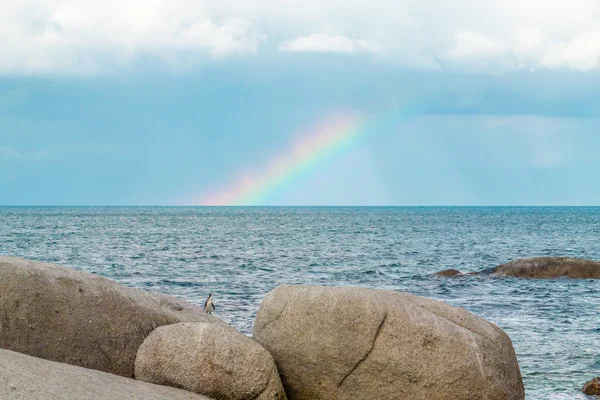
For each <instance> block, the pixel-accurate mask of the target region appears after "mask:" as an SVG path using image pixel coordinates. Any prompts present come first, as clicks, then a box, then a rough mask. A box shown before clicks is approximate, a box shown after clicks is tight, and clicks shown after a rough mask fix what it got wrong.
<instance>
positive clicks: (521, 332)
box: [0, 207, 600, 400]
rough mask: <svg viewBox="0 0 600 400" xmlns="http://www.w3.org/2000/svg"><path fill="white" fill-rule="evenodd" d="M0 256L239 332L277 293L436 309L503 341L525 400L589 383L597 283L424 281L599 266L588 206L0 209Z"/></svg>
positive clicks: (596, 331)
mask: <svg viewBox="0 0 600 400" xmlns="http://www.w3.org/2000/svg"><path fill="white" fill-rule="evenodd" d="M0 254H5V255H15V256H21V257H26V258H30V259H34V260H39V261H45V262H51V263H56V264H61V265H65V266H69V267H72V268H75V269H79V270H83V271H87V272H92V273H95V274H98V275H102V276H105V277H108V278H112V279H115V280H117V281H119V282H121V283H123V284H126V285H129V286H133V287H137V288H142V289H146V290H154V291H159V292H163V293H167V294H171V295H174V296H177V297H181V298H183V299H186V300H188V301H191V302H193V303H196V304H203V303H204V300H205V298H206V297H207V295H208V293H209V292H212V293H213V296H214V300H215V305H216V307H217V308H216V313H215V314H216V315H217V316H219V317H220V318H222V319H224V320H226V321H228V322H229V323H231V324H232V325H234V326H235V327H237V328H238V329H239V330H241V331H242V332H244V333H246V334H250V333H251V332H252V324H253V321H254V316H255V314H256V311H257V309H258V307H259V305H260V302H261V300H262V298H263V297H264V295H265V294H266V293H267V292H269V291H270V290H271V289H273V288H275V287H276V286H277V285H280V284H283V283H289V284H314V285H348V286H362V287H370V288H378V289H388V290H395V291H401V292H407V293H413V294H416V295H419V296H425V297H429V298H434V299H438V300H442V301H445V302H447V303H449V304H452V305H455V306H460V307H464V308H466V309H467V310H469V311H471V312H473V313H475V314H477V315H479V316H481V317H483V318H485V319H487V320H489V321H491V322H493V323H495V324H497V325H498V326H500V327H501V328H502V329H504V331H505V332H506V333H507V334H508V335H509V336H510V337H511V339H512V341H513V344H514V347H515V350H516V352H517V357H518V359H519V364H520V367H521V372H522V374H523V378H524V381H525V388H526V393H527V399H528V400H537V399H565V400H566V399H569V400H571V399H585V398H586V397H585V396H584V395H582V394H581V392H580V389H581V386H583V384H584V383H585V382H587V381H588V380H590V379H591V378H592V377H594V376H597V375H600V280H596V281H594V280H569V279H556V280H528V279H517V278H500V277H464V278H438V277H433V276H431V274H432V273H434V272H436V271H439V270H442V269H447V268H456V269H459V270H461V271H463V272H470V271H478V270H481V269H485V268H489V267H493V266H496V265H498V264H502V263H504V262H506V261H509V260H512V259H515V258H522V257H530V256H546V255H548V256H550V255H561V256H571V257H582V258H587V259H595V260H600V208H587V207H574V208H570V207H0Z"/></svg>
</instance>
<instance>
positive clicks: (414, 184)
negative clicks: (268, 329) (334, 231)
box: [0, 0, 600, 205]
mask: <svg viewBox="0 0 600 400" xmlns="http://www.w3.org/2000/svg"><path fill="white" fill-rule="evenodd" d="M437 3H438V2H428V1H425V2H423V1H419V2H417V1H412V0H410V1H409V0H407V1H404V2H401V3H400V4H398V5H390V4H389V2H385V1H382V0H374V1H370V2H368V3H367V2H362V1H361V2H358V1H355V2H347V1H346V2H341V1H337V0H327V1H321V2H316V1H314V2H313V1H304V2H299V1H296V0H288V1H285V2H268V1H263V2H258V1H244V2H239V1H237V2H235V1H230V0H225V1H220V2H218V3H216V2H214V3H213V2H210V1H206V2H204V1H199V2H191V1H185V0H180V1H175V2H169V3H168V4H167V3H163V2H159V1H146V2H137V1H125V2H123V1H119V2H117V1H112V0H111V1H107V2H106V5H105V7H99V6H98V5H96V4H95V2H92V1H80V2H67V1H53V0H48V1H41V2H35V3H34V2H30V1H16V0H15V1H13V0H8V1H7V2H6V4H4V2H3V6H1V7H4V9H3V10H0V46H2V47H1V48H2V49H3V52H2V57H0V204H12V205H184V204H193V203H195V202H197V201H198V199H199V198H200V197H201V196H202V195H203V194H206V193H210V192H211V191H213V190H215V188H218V187H220V186H221V185H223V183H224V182H229V181H235V177H236V172H239V171H244V170H249V171H261V168H263V167H264V166H265V164H266V163H268V161H269V160H270V159H272V158H273V157H274V156H275V155H277V154H281V153H283V152H285V150H286V149H287V148H288V147H289V145H290V143H292V142H294V141H296V140H298V139H299V138H301V136H302V135H303V133H304V132H307V131H309V130H310V128H311V127H312V126H314V125H315V124H318V123H319V122H320V121H323V120H325V119H327V118H328V117H329V116H331V115H332V114H334V113H336V112H339V111H340V110H343V111H352V112H358V113H364V114H377V113H379V112H384V111H386V110H389V109H393V108H394V107H397V106H398V105H400V107H399V109H400V110H402V107H406V108H410V109H414V110H418V111H417V112H416V113H413V114H411V115H410V116H407V117H406V118H401V119H399V120H398V123H397V124H395V126H389V127H386V128H385V129H383V130H382V131H381V132H374V133H373V134H372V135H371V136H368V137H364V138H363V140H361V141H360V143H359V145H357V146H355V147H352V148H350V149H348V150H347V151H345V152H344V153H342V154H340V155H338V156H337V157H335V158H333V159H329V160H327V161H326V162H323V163H322V164H320V165H318V167H317V168H315V169H313V170H312V171H311V172H310V173H308V174H305V175H303V176H302V177H301V178H300V179H297V180H295V181H293V182H291V183H290V184H289V185H287V186H285V187H283V188H282V189H281V190H278V191H276V192H274V193H272V194H271V196H269V198H268V199H267V200H266V204H281V205H600V185H597V184H596V182H597V180H598V176H599V175H600V135H599V134H598V132H599V131H600V129H599V128H600V119H599V118H600V96H598V93H600V73H599V69H600V4H599V3H598V2H595V1H585V0H572V1H568V2H567V1H562V0H560V1H544V2H542V1H538V0H525V1H519V2H517V1H507V2H505V3H503V5H502V6H500V5H499V4H496V3H500V2H495V1H491V0H489V1H488V0H484V1H478V2H473V1H466V0H453V1H451V2H447V3H448V4H446V5H444V6H440V5H439V4H437ZM436 4H437V5H436ZM9 38H10V39H9Z"/></svg>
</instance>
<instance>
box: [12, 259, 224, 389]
mask: <svg viewBox="0 0 600 400" xmlns="http://www.w3.org/2000/svg"><path fill="white" fill-rule="evenodd" d="M0 310H2V313H1V314H0V348H4V349H8V350H13V351H18V352H20V353H25V354H29V355H31V356H34V357H40V358H45V359H47V360H52V361H58V362H64V363H67V364H73V365H79V366H82V367H86V368H92V369H97V370H100V371H105V372H110V373H113V374H117V375H123V376H127V377H131V376H133V373H134V368H135V356H136V353H137V349H138V347H139V346H140V344H142V342H143V341H144V339H145V338H146V337H147V336H148V335H149V334H150V333H151V332H152V331H153V330H154V329H155V328H156V327H158V326H161V325H169V324H174V323H177V322H181V321H206V322H211V323H218V324H225V323H224V322H222V321H220V320H219V319H218V318H216V317H212V316H210V315H208V314H206V313H205V312H204V310H202V308H200V307H196V306H193V305H192V304H189V303H186V302H184V301H182V300H178V299H175V298H173V297H170V296H165V295H162V294H158V293H151V292H146V291H143V290H136V289H132V288H128V287H126V286H123V285H120V284H118V283H116V282H114V281H112V280H109V279H106V278H101V277H99V276H95V275H92V274H88V273H85V272H80V271H75V270H72V269H68V268H64V267H60V266H57V265H52V264H44V263H40V262H35V261H29V260H24V259H21V258H16V257H2V256H0Z"/></svg>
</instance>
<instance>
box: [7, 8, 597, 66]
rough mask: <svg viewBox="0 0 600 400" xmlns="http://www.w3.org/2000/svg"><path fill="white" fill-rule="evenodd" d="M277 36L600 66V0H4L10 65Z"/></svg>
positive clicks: (476, 62)
mask: <svg viewBox="0 0 600 400" xmlns="http://www.w3.org/2000/svg"><path fill="white" fill-rule="evenodd" d="M315 32H318V33H315ZM290 38H295V39H293V40H289V39H290ZM286 40H289V41H286ZM276 48H279V49H281V50H283V51H295V52H320V53H342V54H357V55H362V56H366V57H369V56H371V57H372V55H373V54H375V53H376V54H377V58H378V59H382V58H385V60H386V61H389V62H393V63H397V64H399V65H402V66H404V67H409V68H459V69H473V68H475V69H480V70H484V71H486V70H497V69H498V68H502V69H506V70H512V69H520V68H529V69H556V68H568V69H574V70H580V71H585V70H591V69H597V68H600V62H599V57H600V1H598V0H504V1H497V0H480V1H473V0H452V1H446V2H440V1H437V0H403V1H399V2H390V1H389V0H370V1H361V0H351V1H350V2H348V0H285V1H268V0H218V1H215V0H170V1H168V2H167V1H164V0H104V1H102V2H100V1H97V0H2V1H1V2H0V74H89V73H102V72H106V71H112V70H118V69H121V68H123V67H126V66H129V65H131V64H132V63H134V62H135V61H136V60H140V59H144V60H148V59H150V60H157V59H158V60H162V62H167V63H168V64H169V65H171V66H173V67H174V68H181V67H182V66H183V67H189V66H194V65H197V64H201V63H204V62H208V61H210V60H215V59H217V60H222V59H225V58H228V57H232V56H236V55H249V54H250V55H255V54H257V55H258V56H260V57H268V56H269V54H270V52H272V51H273V49H276Z"/></svg>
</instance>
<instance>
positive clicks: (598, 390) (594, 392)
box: [583, 377, 600, 396]
mask: <svg viewBox="0 0 600 400" xmlns="http://www.w3.org/2000/svg"><path fill="white" fill-rule="evenodd" d="M583 393H585V394H587V395H590V396H600V377H596V378H594V379H592V380H591V381H589V382H588V383H586V384H585V385H584V386H583Z"/></svg>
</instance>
